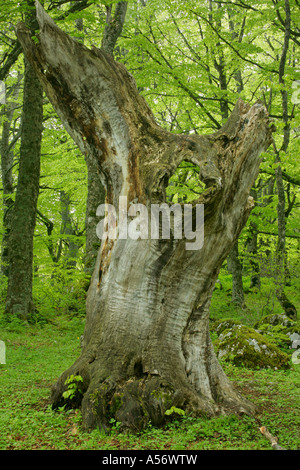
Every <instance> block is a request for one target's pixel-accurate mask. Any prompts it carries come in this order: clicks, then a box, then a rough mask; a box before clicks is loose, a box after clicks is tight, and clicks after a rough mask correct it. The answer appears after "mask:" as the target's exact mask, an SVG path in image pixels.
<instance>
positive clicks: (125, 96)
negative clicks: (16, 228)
mask: <svg viewBox="0 0 300 470" xmlns="http://www.w3.org/2000/svg"><path fill="white" fill-rule="evenodd" d="M37 13H38V21H39V25H40V35H39V43H38V44H35V43H33V42H32V41H31V39H30V34H29V33H28V32H27V30H26V29H25V28H24V26H23V25H19V26H18V38H19V40H20V41H21V43H22V45H23V47H24V50H25V53H26V55H27V57H28V59H29V60H30V61H31V63H32V64H33V65H34V66H35V70H36V72H37V74H38V76H39V77H40V80H41V82H42V83H43V85H44V87H45V90H46V92H47V94H48V96H49V99H50V100H51V102H52V103H53V105H54V107H55V108H56V110H57V113H58V114H59V115H60V117H61V119H62V121H63V123H64V125H65V127H66V129H67V130H68V132H69V133H70V135H71V136H72V137H73V138H74V140H75V141H76V142H77V144H78V145H79V147H80V148H81V150H82V151H83V152H88V154H89V156H90V157H91V156H93V158H94V159H95V162H96V163H97V166H98V168H99V171H100V174H101V175H102V176H101V177H102V182H103V184H104V185H105V188H106V195H107V196H106V199H107V202H108V203H109V204H112V205H113V206H114V207H115V209H116V212H117V214H118V210H119V197H120V196H126V197H127V201H128V207H129V206H130V204H131V203H136V202H139V203H142V204H144V205H145V206H146V207H147V208H148V209H149V210H148V213H150V205H151V204H154V203H156V204H160V203H162V202H163V201H164V200H165V187H166V185H167V182H168V179H169V177H170V176H171V175H172V174H173V173H174V172H175V170H176V168H177V166H178V165H179V164H180V163H181V162H182V160H188V161H190V162H193V163H195V164H197V165H199V167H200V175H199V177H200V179H201V180H202V181H203V182H204V183H205V184H206V190H205V191H204V193H203V194H202V195H201V196H200V198H199V199H198V200H197V201H195V202H194V204H196V203H197V204H204V205H205V209H204V210H205V240H204V244H203V247H202V249H199V250H186V240H185V239H178V240H177V239H176V240H175V238H173V239H171V240H155V239H151V237H149V238H145V239H139V240H134V239H133V238H130V237H128V238H127V239H121V238H120V237H119V238H117V239H115V240H110V239H106V240H105V241H103V242H102V243H101V248H100V251H99V254H98V258H97V262H96V266H95V270H94V273H93V277H92V280H91V284H90V288H89V291H88V296H87V317H86V328H85V332H84V340H83V348H82V353H81V355H80V357H79V358H78V359H77V360H76V361H75V363H74V364H73V365H72V366H71V367H70V368H69V369H68V370H67V371H65V372H64V373H63V374H62V375H61V377H60V378H59V379H58V381H57V383H56V384H55V386H54V387H53V393H52V402H53V405H54V406H60V405H61V404H63V403H64V402H65V399H64V397H63V395H62V394H63V392H64V390H65V389H66V388H67V386H66V385H65V384H64V382H65V380H66V378H67V377H68V376H70V375H71V374H73V375H81V376H82V378H83V382H82V384H81V385H80V387H78V392H77V394H76V395H75V397H74V398H73V401H71V405H73V406H79V405H81V406H82V413H83V422H84V425H85V426H86V428H93V427H95V426H97V425H98V426H100V427H104V428H105V427H106V426H107V425H108V421H109V419H110V418H111V417H115V419H117V420H118V421H120V422H121V423H122V426H123V427H124V428H129V429H131V430H140V429H143V427H144V426H145V425H146V423H147V421H148V420H151V422H152V423H153V424H154V425H156V424H157V425H158V424H161V423H162V422H163V421H164V419H165V411H166V410H167V409H168V408H170V407H171V406H173V405H174V406H176V407H179V408H183V409H185V410H187V411H191V412H194V413H206V414H207V415H215V414H218V413H223V412H227V411H231V412H232V411H234V412H247V413H251V412H253V411H254V407H253V405H251V404H250V403H249V402H248V401H246V400H244V399H243V398H242V397H241V396H239V394H238V393H237V392H236V391H235V390H234V389H233V387H232V385H231V383H230V382H229V380H228V379H227V377H226V376H225V374H224V372H223V371H222V368H221V366H220V365H219V363H218V361H217V358H216V356H215V353H214V350H213V346H212V343H211V339H210V335H209V305H210V300H211V295H212V291H213V288H214V284H215V281H216V279H217V276H218V272H219V269H220V267H221V265H222V263H223V261H224V260H225V258H226V257H227V255H228V253H229V251H230V249H231V247H232V246H233V244H234V242H235V241H236V239H237V237H238V235H239V233H240V231H241V229H242V227H243V226H244V224H245V223H246V220H247V218H248V215H249V213H250V211H251V208H252V206H253V201H252V198H249V192H250V188H251V186H252V184H253V182H254V180H255V178H256V176H257V174H258V169H259V163H260V157H259V155H260V153H261V152H262V151H264V150H266V148H267V147H268V146H269V145H270V142H271V130H270V127H269V119H268V115H267V112H266V110H265V108H264V107H263V106H262V105H261V104H259V103H257V104H255V105H254V106H253V107H251V108H250V107H249V106H248V105H246V104H244V103H243V102H242V101H241V100H239V101H238V102H237V104H236V106H235V108H234V110H233V112H232V114H231V116H230V118H229V119H228V121H227V123H226V124H225V125H224V126H223V127H222V128H221V129H220V130H219V131H218V132H216V133H214V134H211V135H206V136H197V135H190V136H186V135H173V134H171V133H169V132H167V131H165V130H164V129H162V128H161V127H159V126H158V125H157V124H156V123H155V120H154V118H153V115H152V113H151V110H150V109H149V107H148V106H147V104H146V102H145V100H144V99H143V98H142V97H141V96H140V95H139V94H138V91H137V88H136V84H135V82H134V80H133V78H132V76H131V75H130V74H129V73H128V72H127V70H126V69H125V67H124V66H123V65H122V64H119V63H117V62H114V61H113V59H112V58H111V57H109V56H108V55H106V54H105V53H103V52H101V51H99V50H97V49H93V50H89V49H87V48H86V47H84V46H83V45H80V44H79V43H77V42H76V41H74V40H72V39H71V38H70V37H68V36H67V35H66V34H65V33H63V32H62V31H60V30H59V29H58V27H57V26H56V25H55V24H54V22H53V21H52V20H51V18H50V17H49V16H48V15H47V14H46V13H45V12H44V11H43V9H42V8H41V7H40V5H39V4H38V7H37ZM119 222H120V221H119V219H118V220H117V223H119ZM128 222H131V220H130V218H128Z"/></svg>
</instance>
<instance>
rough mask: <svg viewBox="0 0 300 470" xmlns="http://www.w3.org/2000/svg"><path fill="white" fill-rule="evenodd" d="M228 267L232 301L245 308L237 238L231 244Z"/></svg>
mask: <svg viewBox="0 0 300 470" xmlns="http://www.w3.org/2000/svg"><path fill="white" fill-rule="evenodd" d="M229 258H230V269H231V274H232V295H231V298H232V302H233V303H234V304H235V305H236V306H238V307H240V308H245V298H244V290H243V277H242V264H241V262H240V259H239V243H238V240H237V241H236V242H235V244H234V245H233V247H232V249H231V251H230V253H229Z"/></svg>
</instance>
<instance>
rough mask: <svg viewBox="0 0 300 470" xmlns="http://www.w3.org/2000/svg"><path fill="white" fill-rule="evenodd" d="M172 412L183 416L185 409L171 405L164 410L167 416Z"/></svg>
mask: <svg viewBox="0 0 300 470" xmlns="http://www.w3.org/2000/svg"><path fill="white" fill-rule="evenodd" d="M173 414H177V415H180V416H184V415H185V411H184V410H182V409H181V408H176V406H171V408H169V409H168V410H166V411H165V415H167V416H170V415H173Z"/></svg>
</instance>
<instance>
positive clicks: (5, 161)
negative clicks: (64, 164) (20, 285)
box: [1, 76, 21, 276]
mask: <svg viewBox="0 0 300 470" xmlns="http://www.w3.org/2000/svg"><path fill="white" fill-rule="evenodd" d="M20 80H21V76H19V78H18V82H17V83H16V84H15V85H14V87H13V91H12V94H11V100H14V99H15V98H17V96H18V94H19V90H20ZM11 100H10V102H9V103H8V104H7V106H6V113H5V118H4V122H3V127H2V138H1V173H2V187H3V206H4V211H3V236H2V243H1V247H2V251H1V272H2V274H4V275H5V276H8V263H9V260H8V238H9V232H10V227H11V218H12V212H13V205H14V202H13V197H12V195H13V193H14V185H13V172H12V170H13V164H14V153H13V147H14V145H15V144H16V142H17V140H18V134H17V135H15V136H13V137H12V139H11V140H10V132H11V125H12V120H13V116H14V103H13V101H11Z"/></svg>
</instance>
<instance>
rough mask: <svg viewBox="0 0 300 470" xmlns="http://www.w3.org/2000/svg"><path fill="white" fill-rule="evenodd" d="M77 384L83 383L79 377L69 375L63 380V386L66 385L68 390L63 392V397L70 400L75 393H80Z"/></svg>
mask: <svg viewBox="0 0 300 470" xmlns="http://www.w3.org/2000/svg"><path fill="white" fill-rule="evenodd" d="M79 382H83V378H82V377H81V375H73V374H72V375H70V376H69V377H68V378H67V379H66V380H65V385H68V390H66V391H65V392H63V397H64V398H66V399H67V398H68V399H70V400H72V398H74V397H75V395H76V392H78V391H80V386H79Z"/></svg>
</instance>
